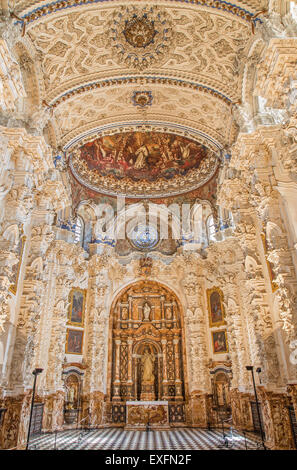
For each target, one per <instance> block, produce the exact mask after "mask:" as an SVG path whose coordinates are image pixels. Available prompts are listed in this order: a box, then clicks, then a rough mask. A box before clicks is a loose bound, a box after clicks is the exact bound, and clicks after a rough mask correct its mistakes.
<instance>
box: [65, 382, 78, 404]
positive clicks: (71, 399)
mask: <svg viewBox="0 0 297 470" xmlns="http://www.w3.org/2000/svg"><path fill="white" fill-rule="evenodd" d="M67 402H68V406H67V407H68V409H70V410H73V409H74V405H75V402H76V387H75V385H74V384H72V385H71V386H70V387H69V388H68V390H67Z"/></svg>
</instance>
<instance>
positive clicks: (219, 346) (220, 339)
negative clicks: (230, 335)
mask: <svg viewBox="0 0 297 470" xmlns="http://www.w3.org/2000/svg"><path fill="white" fill-rule="evenodd" d="M211 335H212V346H213V352H214V354H224V353H227V352H228V341H227V331H226V330H219V331H212V332H211Z"/></svg>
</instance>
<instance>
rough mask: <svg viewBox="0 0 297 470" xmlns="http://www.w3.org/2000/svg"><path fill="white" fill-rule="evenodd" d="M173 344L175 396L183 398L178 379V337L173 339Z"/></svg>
mask: <svg viewBox="0 0 297 470" xmlns="http://www.w3.org/2000/svg"><path fill="white" fill-rule="evenodd" d="M173 345H174V364H175V398H178V399H181V400H182V399H183V396H182V388H181V386H182V383H181V379H180V348H179V338H174V339H173Z"/></svg>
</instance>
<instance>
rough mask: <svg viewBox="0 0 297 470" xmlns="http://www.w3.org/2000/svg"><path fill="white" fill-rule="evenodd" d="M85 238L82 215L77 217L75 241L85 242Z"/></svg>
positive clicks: (78, 242) (79, 243)
mask: <svg viewBox="0 0 297 470" xmlns="http://www.w3.org/2000/svg"><path fill="white" fill-rule="evenodd" d="M83 239H84V221H83V219H82V217H81V216H80V215H78V216H77V218H76V223H75V229H74V243H77V244H78V245H82V244H83Z"/></svg>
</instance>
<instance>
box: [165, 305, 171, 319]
mask: <svg viewBox="0 0 297 470" xmlns="http://www.w3.org/2000/svg"><path fill="white" fill-rule="evenodd" d="M166 319H167V320H171V319H172V309H171V307H166Z"/></svg>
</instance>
